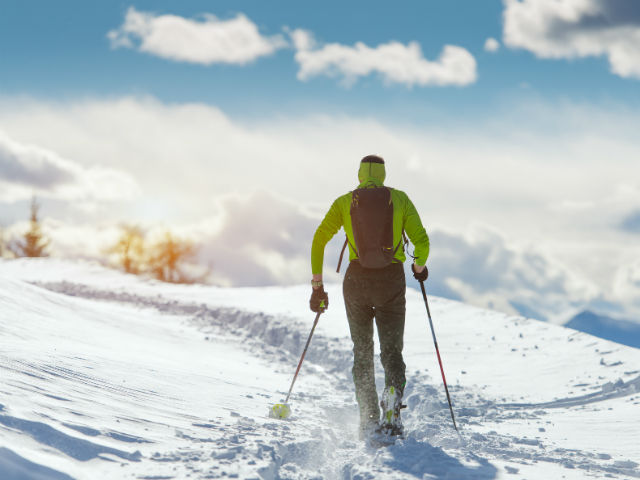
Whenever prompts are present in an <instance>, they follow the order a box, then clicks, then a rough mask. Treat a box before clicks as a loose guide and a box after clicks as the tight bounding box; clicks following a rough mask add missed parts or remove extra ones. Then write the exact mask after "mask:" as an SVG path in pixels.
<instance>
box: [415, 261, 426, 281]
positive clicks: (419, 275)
mask: <svg viewBox="0 0 640 480" xmlns="http://www.w3.org/2000/svg"><path fill="white" fill-rule="evenodd" d="M411 270H412V271H413V278H415V279H416V280H418V281H419V282H424V281H425V280H426V279H427V277H428V276H429V270H427V266H426V265H425V266H424V270H422V271H421V272H420V273H418V272H416V264H415V263H412V264H411Z"/></svg>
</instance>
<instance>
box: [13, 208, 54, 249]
mask: <svg viewBox="0 0 640 480" xmlns="http://www.w3.org/2000/svg"><path fill="white" fill-rule="evenodd" d="M39 209H40V205H39V204H38V202H37V201H36V197H35V196H34V197H33V198H32V199H31V226H30V228H29V230H28V231H27V233H25V234H24V237H23V238H22V240H17V241H15V242H12V244H11V245H9V250H11V251H12V252H13V253H14V255H15V256H16V257H48V256H49V254H48V253H47V252H46V251H45V250H46V248H47V247H48V246H49V240H48V239H46V238H45V237H44V234H43V233H42V230H41V228H40V220H39V219H38V210H39Z"/></svg>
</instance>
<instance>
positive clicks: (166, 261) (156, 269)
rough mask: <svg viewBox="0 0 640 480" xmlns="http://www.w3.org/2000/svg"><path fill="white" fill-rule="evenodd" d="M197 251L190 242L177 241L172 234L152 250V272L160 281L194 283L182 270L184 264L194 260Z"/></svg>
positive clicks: (150, 262) (150, 259) (165, 236)
mask: <svg viewBox="0 0 640 480" xmlns="http://www.w3.org/2000/svg"><path fill="white" fill-rule="evenodd" d="M195 254H196V249H195V247H194V246H193V244H191V243H190V242H186V241H181V240H178V239H176V238H175V237H174V236H173V235H172V234H171V232H166V233H165V234H164V237H163V238H162V239H161V240H160V241H158V242H157V243H156V244H155V245H154V246H153V247H152V248H151V255H150V258H149V269H150V272H151V273H152V274H153V276H155V277H156V278H157V279H158V280H161V281H163V282H171V283H194V282H195V281H196V280H194V279H191V278H189V277H188V276H187V275H186V274H185V273H184V272H183V270H182V269H181V265H182V263H184V262H185V261H187V260H189V259H191V258H193V257H194V256H195Z"/></svg>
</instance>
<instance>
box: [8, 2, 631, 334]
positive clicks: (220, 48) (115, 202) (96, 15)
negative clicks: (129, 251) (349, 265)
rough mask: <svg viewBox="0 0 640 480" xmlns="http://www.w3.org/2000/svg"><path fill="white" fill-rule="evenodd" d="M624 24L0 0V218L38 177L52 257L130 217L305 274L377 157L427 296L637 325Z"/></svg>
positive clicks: (227, 267) (452, 11) (611, 18)
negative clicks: (406, 204)
mask: <svg viewBox="0 0 640 480" xmlns="http://www.w3.org/2000/svg"><path fill="white" fill-rule="evenodd" d="M639 38H640V6H636V5H635V3H633V2H628V1H623V0H609V1H604V0H561V1H558V0H535V1H534V0H524V1H517V0H504V1H499V0H496V1H485V2H477V1H474V0H465V1H463V0H459V1H458V0H456V1H449V2H435V1H424V2H417V1H416V2H396V3H394V4H393V5H391V4H389V3H388V2H366V3H365V2H349V3H348V4H344V2H323V4H322V6H310V5H308V4H302V3H300V2H278V4H277V8H274V5H272V4H266V3H264V2H257V1H254V2H223V1H219V2H215V3H211V2H198V1H184V2H161V1H154V2H145V1H140V2H99V3H95V2H93V3H87V2H80V1H65V2H62V3H55V4H54V3H51V2H45V1H22V2H11V1H10V2H3V4H2V7H1V10H0V226H2V227H3V228H4V230H5V233H4V235H5V237H7V238H11V237H12V236H15V235H19V234H20V232H21V231H24V228H25V223H24V221H25V219H26V218H27V215H28V204H29V201H30V199H31V197H32V195H34V194H35V195H37V196H38V198H39V199H40V201H41V203H42V209H41V213H42V216H43V219H44V222H45V228H46V231H47V233H48V234H49V235H50V236H51V238H52V244H51V249H52V253H54V254H56V255H61V256H76V257H99V256H101V255H103V254H104V250H105V248H106V246H107V245H108V244H109V243H110V242H111V243H112V242H114V241H115V239H116V238H117V236H118V231H119V230H118V228H119V227H118V226H119V225H121V224H122V223H123V222H127V223H130V224H138V225H141V226H143V227H144V228H145V229H147V230H149V231H150V232H153V231H159V230H161V229H164V228H171V229H172V230H174V231H175V232H177V233H178V234H180V235H183V236H185V237H189V238H192V239H194V240H195V241H196V242H198V244H199V245H200V246H201V250H200V252H201V253H200V260H201V261H202V262H204V263H208V264H210V265H211V266H212V272H213V273H212V281H213V282H215V283H219V284H223V285H267V284H295V283H303V282H306V281H308V279H309V277H310V265H309V251H310V242H311V238H312V236H313V232H314V230H315V228H316V227H317V225H318V223H319V221H320V220H321V218H322V215H323V214H324V213H325V212H326V210H327V209H328V207H329V206H330V204H331V202H332V201H333V200H334V199H335V198H336V197H337V196H339V195H341V194H343V193H345V192H347V191H349V190H351V189H353V188H354V187H355V186H356V185H355V184H356V172H357V167H358V162H359V159H360V158H362V157H363V156H365V155H367V154H371V153H376V154H379V155H382V156H383V157H384V158H385V159H386V161H387V184H388V185H390V186H393V187H395V188H399V189H401V190H404V191H405V192H406V193H407V194H408V195H409V196H410V198H411V199H412V200H413V202H414V203H415V204H416V207H417V208H418V211H419V212H420V214H421V216H422V219H423V222H424V224H425V226H426V228H427V231H428V232H429V234H430V237H431V243H432V245H431V256H430V259H429V261H428V266H429V267H430V270H431V272H432V274H431V277H430V279H429V282H430V291H432V292H433V293H434V294H438V295H443V296H446V297H448V298H455V299H460V300H464V301H467V302H470V303H473V304H476V305H481V306H489V307H492V308H497V309H499V310H502V311H506V312H509V313H521V314H525V315H528V316H532V317H534V318H543V319H548V320H552V321H562V320H566V319H567V318H569V317H570V316H571V315H572V314H575V313H577V312H578V311H580V310H583V309H586V308H589V309H593V310H597V311H601V312H604V313H608V314H617V315H619V316H624V317H627V318H630V319H632V320H636V321H640V246H639V245H640V244H639V242H638V240H639V238H640V180H639V179H640V163H639V162H638V158H639V156H640V155H639V154H640V145H639V144H638V140H637V133H636V132H637V131H638V130H639V129H640V115H639V114H638V113H637V112H638V107H639V106H640V47H638V45H640V42H639V41H638V39H639ZM339 237H340V235H338V236H336V238H335V239H334V240H333V241H332V242H331V243H330V244H329V245H328V247H327V256H326V260H325V271H326V277H327V280H329V281H334V282H337V281H339V279H340V277H339V276H338V275H337V274H333V273H331V272H332V270H333V266H334V265H335V260H336V259H337V255H338V251H339V248H340V246H341V244H342V239H341V238H339ZM332 262H333V263H332Z"/></svg>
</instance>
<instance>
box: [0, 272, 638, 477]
mask: <svg viewBox="0 0 640 480" xmlns="http://www.w3.org/2000/svg"><path fill="white" fill-rule="evenodd" d="M328 292H329V295H330V302H331V307H330V309H329V311H328V312H327V313H325V314H324V315H322V317H321V320H320V324H319V326H318V329H317V331H316V335H315V336H314V339H313V341H312V344H311V347H310V351H309V353H308V356H307V360H306V361H305V364H304V366H303V368H302V372H301V375H300V378H299V380H298V383H297V384H296V387H295V390H294V394H293V396H292V399H291V404H292V408H293V415H292V417H291V418H290V419H289V420H287V421H276V420H272V419H269V418H268V417H267V409H268V407H269V406H270V405H271V404H273V403H274V402H276V401H280V400H282V399H283V397H284V395H285V393H286V390H287V389H288V386H289V382H290V381H291V376H292V374H293V371H294V369H295V366H296V363H297V360H298V357H299V355H300V353H301V350H302V347H303V345H304V342H305V340H306V337H307V335H308V332H309V329H310V327H311V322H312V320H313V314H312V313H311V312H309V311H308V307H307V301H308V294H309V292H308V287H307V286H297V287H288V288H282V287H273V288H238V289H223V288H214V287H205V286H180V285H166V284H159V283H156V282H149V281H143V280H141V279H139V278H137V277H133V276H128V275H123V274H120V273H117V272H114V271H110V270H105V269H103V268H102V267H100V266H98V265H95V264H86V263H67V262H61V261H56V260H53V259H45V260H19V261H4V262H0V338H1V340H2V341H1V348H0V372H1V378H2V381H1V382H0V478H2V479H3V480H4V479H7V480H17V479H44V478H46V479H68V478H75V479H95V478H100V479H103V478H107V479H109V478H113V479H123V478H140V479H161V478H176V479H179V478H226V477H229V478H264V479H276V478H280V479H304V478H327V479H332V478H359V479H365V478H382V479H391V478H393V479H395V478H412V479H413V478H427V479H431V478H438V479H444V478H451V479H472V478H473V479H476V478H479V479H493V478H527V479H545V480H546V479H551V478H567V479H570V478H576V479H577V478H585V477H586V476H588V477H593V478H605V477H607V478H637V477H640V467H639V465H638V464H639V463H640V448H638V428H639V426H640V407H639V405H640V350H637V349H633V348H629V347H624V346H621V345H619V344H614V343H611V342H608V341H605V340H601V339H597V338H595V337H591V336H589V335H586V334H583V333H580V332H575V331H572V330H569V329H565V328H562V327H558V326H554V325H550V324H547V323H542V322H538V321H534V320H527V319H524V318H519V317H509V316H506V315H503V314H499V313H495V312H490V311H486V310H481V309H478V308H473V307H469V306H467V305H464V304H461V303H457V302H452V301H447V300H443V299H439V298H430V306H431V311H432V315H433V319H434V323H435V326H436V333H437V335H438V343H439V346H440V350H441V353H442V356H443V361H444V367H445V372H446V374H447V379H448V381H449V384H450V390H451V394H452V399H453V402H454V408H455V412H456V414H457V420H458V423H459V425H460V427H461V436H458V435H457V434H456V433H455V431H454V430H453V428H452V426H451V419H450V417H449V411H448V408H447V403H446V398H445V396H444V392H443V388H442V382H441V378H440V373H439V370H438V365H437V360H436V357H435V352H434V347H433V343H432V340H431V334H430V331H429V327H428V323H427V319H426V315H425V308H424V303H423V302H422V298H421V296H420V294H419V292H415V291H413V290H409V291H408V292H407V328H406V334H405V340H406V345H405V361H406V363H407V368H408V371H407V373H408V379H409V384H408V386H407V390H406V396H405V400H406V403H408V405H409V408H408V409H407V411H406V414H404V419H405V426H406V428H407V431H408V434H407V438H406V439H405V440H404V441H399V442H398V443H397V444H396V445H395V446H392V447H388V448H384V449H380V450H371V449H367V448H365V447H364V446H363V445H362V444H361V443H360V442H359V441H358V440H357V439H356V436H355V428H356V422H357V409H356V404H355V400H354V395H353V387H352V382H351V379H350V368H351V351H350V349H351V344H350V340H349V337H348V329H347V325H346V320H345V318H344V307H343V306H342V298H341V288H340V286H339V285H331V286H329V287H328ZM381 373H382V372H381V370H380V368H378V377H379V380H380V382H381V381H382V374H381Z"/></svg>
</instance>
